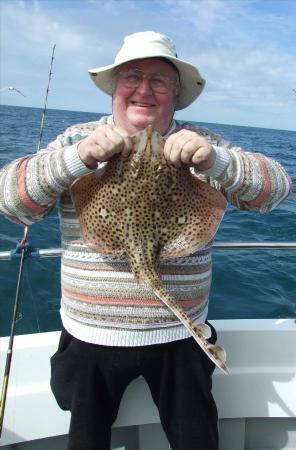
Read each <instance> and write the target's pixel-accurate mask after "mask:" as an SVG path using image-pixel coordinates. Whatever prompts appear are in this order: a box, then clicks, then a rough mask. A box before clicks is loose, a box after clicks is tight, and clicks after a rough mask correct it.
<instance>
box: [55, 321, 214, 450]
mask: <svg viewBox="0 0 296 450" xmlns="http://www.w3.org/2000/svg"><path fill="white" fill-rule="evenodd" d="M210 341H211V342H215V341H216V333H215V330H214V329H212V338H211V339H210ZM51 369H52V375H51V388H52V391H53V394H54V395H55V398H56V400H57V402H58V404H59V406H60V407H61V408H62V409H64V410H70V411H71V424H70V430H69V441H68V447H67V450H110V440H111V426H112V424H113V422H114V421H115V419H116V416H117V413H118V409H119V405H120V400H121V398H122V395H123V393H124V390H125V388H126V387H127V385H128V384H129V383H130V382H131V381H132V380H134V379H135V378H137V377H138V376H140V375H142V376H143V377H144V378H145V380H146V382H147V383H148V385H149V388H150V390H151V394H152V397H153V400H154V402H155V404H156V405H157V407H158V410H159V414H160V419H161V423H162V426H163V429H164V431H165V433H166V435H167V438H168V440H169V442H170V445H171V447H172V449H173V450H218V431H217V409H216V405H215V402H214V399H213V397H212V394H211V388H212V372H213V370H214V364H213V363H212V362H211V361H210V360H209V358H208V357H207V356H206V355H205V354H204V352H203V351H202V350H201V349H200V348H199V346H198V345H197V343H196V342H195V341H194V339H193V338H188V339H183V340H181V341H175V342H172V343H167V344H158V345H151V346H145V347H132V348H130V347H107V346H100V345H94V344H88V343H85V342H82V341H80V340H78V339H76V338H74V337H73V336H71V335H70V334H69V333H68V332H67V331H65V330H63V331H62V335H61V339H60V343H59V348H58V350H57V352H56V353H55V354H54V355H53V357H52V358H51ZM151 450H155V449H151Z"/></svg>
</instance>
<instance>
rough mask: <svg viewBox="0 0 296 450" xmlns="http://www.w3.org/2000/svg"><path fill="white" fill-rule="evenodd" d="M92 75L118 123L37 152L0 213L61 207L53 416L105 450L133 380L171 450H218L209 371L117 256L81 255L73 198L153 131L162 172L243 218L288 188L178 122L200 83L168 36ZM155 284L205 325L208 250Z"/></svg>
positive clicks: (79, 129) (283, 180) (72, 449)
mask: <svg viewBox="0 0 296 450" xmlns="http://www.w3.org/2000/svg"><path fill="white" fill-rule="evenodd" d="M90 75H91V77H92V79H93V81H94V82H95V84H96V85H97V86H98V87H99V88H100V89H102V90H103V91H104V92H106V93H107V94H109V95H112V105H113V114H112V115H111V116H109V117H103V118H102V119H101V120H100V121H99V122H92V123H87V124H80V125H75V126H73V127H70V128H69V129H68V130H66V131H65V133H63V134H62V135H61V136H59V137H58V138H57V139H56V140H55V141H54V142H52V143H51V144H49V145H48V147H47V149H45V150H44V151H42V152H40V153H39V154H37V155H33V156H31V157H25V158H22V159H20V160H17V161H14V162H12V163H11V164H10V165H8V166H7V167H6V168H4V169H3V170H2V172H1V179H0V186H1V188H0V189H1V190H0V210H1V211H2V213H3V214H5V215H6V216H8V217H10V218H12V219H13V220H18V221H19V222H21V223H24V224H32V223H34V222H36V221H38V220H41V219H42V218H43V217H44V216H45V215H46V214H48V212H49V211H50V209H51V208H52V207H53V205H54V204H55V202H56V200H57V199H58V198H59V199H60V217H61V232H62V241H63V248H64V253H63V258H62V306H61V317H62V322H63V327H64V329H63V331H62V335H61V340H60V344H59V348H58V351H57V352H56V354H55V355H54V356H53V357H52V360H51V365H52V378H51V386H52V390H53V393H54V395H55V397H56V399H57V402H58V404H59V405H60V407H61V408H62V409H67V410H70V411H71V425H70V431H69V444H68V450H98V449H100V450H109V448H110V430H111V425H112V423H113V422H114V420H115V418H116V415H117V412H118V408H119V404H120V400H121V397H122V395H123V392H124V390H125V388H126V386H127V385H128V384H129V383H130V382H131V381H132V380H133V379H135V378H137V377H138V376H140V375H142V376H143V377H144V378H145V380H146V381H147V383H148V385H149V387H150V390H151V393H152V397H153V399H154V401H155V403H156V405H157V407H158V409H159V413H160V418H161V423H162V425H163V428H164V430H165V432H166V434H167V437H168V440H169V442H170V445H171V447H172V449H173V450H191V449H192V450H193V449H199V450H217V449H218V431H217V410H216V406H215V402H214V400H213V397H212V394H211V384H212V381H211V376H212V372H213V370H214V365H213V363H212V362H211V361H210V360H209V359H208V357H207V356H206V355H205V354H204V353H203V352H202V351H201V349H200V348H199V346H198V345H197V344H196V343H195V341H194V340H193V339H192V338H191V337H190V336H189V333H188V332H187V330H186V329H185V327H184V326H183V325H181V324H180V322H179V321H178V319H176V317H175V316H174V315H173V314H172V313H171V312H170V311H169V310H168V309H167V308H166V307H165V305H163V304H162V302H161V301H160V300H159V299H158V298H157V297H156V296H155V294H154V293H153V292H152V291H151V289H150V288H149V287H148V286H146V285H145V284H137V283H136V282H135V280H134V279H133V276H132V274H131V273H130V269H129V267H128V263H127V259H126V257H125V256H124V255H123V256H118V257H115V256H114V257H107V256H104V255H101V254H97V253H94V252H93V251H91V250H90V249H89V248H87V247H86V246H85V244H84V243H83V241H82V238H81V233H80V227H79V222H78V218H77V216H76V213H75V210H74V207H73V204H72V202H71V198H70V195H69V189H70V186H71V184H72V183H73V182H74V181H75V180H76V179H78V178H80V177H81V176H82V175H84V174H87V173H90V172H92V171H94V170H98V174H99V173H100V169H101V167H103V165H104V164H105V163H108V160H109V159H110V158H111V157H112V156H113V155H115V154H120V153H121V154H123V155H126V156H127V155H128V154H129V152H130V151H131V135H133V134H135V133H137V132H138V131H140V130H143V129H145V128H146V127H147V126H148V125H152V126H153V128H154V129H156V130H157V131H158V132H159V133H160V134H162V136H163V137H164V138H165V139H166V143H165V147H164V156H165V159H166V160H167V163H168V164H172V165H174V166H176V167H181V166H182V165H186V166H190V167H192V168H193V170H194V173H195V175H196V176H197V177H199V178H200V179H201V180H202V181H204V182H206V183H210V184H211V185H212V186H213V187H215V188H216V189H217V190H219V191H220V192H221V193H222V194H223V195H224V196H225V197H226V199H227V200H228V201H229V202H232V203H233V204H235V205H236V206H237V207H238V208H240V209H247V210H256V211H259V212H266V211H269V210H271V209H272V208H273V207H274V206H276V205H278V203H279V202H280V201H282V200H283V199H285V198H286V197H287V195H288V194H289V192H290V189H291V182H290V179H289V177H288V175H287V174H286V172H285V171H284V169H283V168H282V167H281V166H280V165H279V164H278V163H276V162H275V161H273V160H271V159H269V158H267V157H265V156H263V155H261V154H258V153H256V154H255V153H246V152H243V151H242V150H241V149H238V148H235V147H233V146H232V145H231V144H230V143H227V142H226V141H224V140H223V139H221V138H220V137H219V136H217V135H215V134H214V133H211V132H210V131H208V130H205V129H201V128H199V127H195V126H193V125H190V124H182V123H178V122H176V121H175V120H174V111H175V110H180V109H183V108H185V107H187V106H188V105H190V104H191V103H192V102H193V101H194V100H195V99H196V98H197V97H198V95H199V94H200V93H201V91H202V89H203V86H204V83H205V82H204V80H203V78H202V77H201V76H200V74H199V72H198V70H197V69H196V68H195V67H194V66H193V65H191V64H189V63H187V62H185V61H182V60H181V59H179V58H178V57H177V55H176V51H175V47H174V44H173V43H172V41H171V40H170V39H169V38H168V37H167V36H164V35H162V34H160V33H154V32H151V31H147V32H143V33H135V34H133V35H130V36H127V37H126V38H125V40H124V44H123V46H122V48H121V50H120V51H119V53H118V54H117V56H116V59H115V62H114V64H111V65H110V66H106V67H102V68H98V69H93V70H90ZM160 273H161V277H162V280H163V282H164V284H165V286H166V288H167V289H168V290H169V291H170V292H171V293H172V294H173V295H174V297H175V298H176V301H177V302H178V303H179V304H180V305H181V306H182V307H183V308H184V309H185V310H186V311H187V313H188V314H189V316H190V317H191V319H192V320H193V321H194V322H196V323H203V322H205V321H206V318H207V310H208V299H209V289H210V280H211V242H209V243H207V244H206V245H205V246H204V248H202V249H201V250H200V251H198V252H196V253H195V254H193V255H190V256H189V257H186V258H174V259H170V260H169V261H165V262H163V263H162V264H161V265H160ZM215 341H216V334H215V330H214V329H213V328H212V337H211V338H210V342H215Z"/></svg>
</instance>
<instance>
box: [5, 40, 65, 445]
mask: <svg viewBox="0 0 296 450" xmlns="http://www.w3.org/2000/svg"><path fill="white" fill-rule="evenodd" d="M55 48H56V44H54V46H53V49H52V55H51V61H50V70H49V76H48V84H47V89H46V95H45V102H44V108H43V113H42V117H41V123H40V132H39V140H38V147H37V151H39V150H40V146H41V140H42V135H43V129H44V123H45V114H46V110H47V98H48V92H49V87H50V82H51V76H52V65H53V60H54V52H55ZM28 232H29V228H28V226H25V227H24V234H23V237H22V239H20V241H19V242H18V244H17V252H18V253H20V265H19V271H18V278H17V285H16V292H15V299H14V306H13V314H12V321H11V329H10V336H9V343H8V349H7V353H6V363H5V370H4V378H3V383H2V390H1V398H0V437H1V435H2V429H3V421H4V413H5V406H6V398H7V390H8V383H9V375H10V368H11V360H12V354H13V343H14V336H15V327H16V323H17V321H18V318H19V316H18V307H19V298H20V287H21V281H22V275H23V267H24V261H25V258H26V256H28V254H29V248H30V247H29V245H28V242H27V237H28Z"/></svg>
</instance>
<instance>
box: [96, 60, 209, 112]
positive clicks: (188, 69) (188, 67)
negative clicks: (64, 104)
mask: <svg viewBox="0 0 296 450" xmlns="http://www.w3.org/2000/svg"><path fill="white" fill-rule="evenodd" d="M147 58H165V59H167V60H169V61H171V62H172V63H173V64H174V66H176V68H177V70H178V72H179V76H180V91H179V94H178V96H177V98H176V104H175V108H176V110H181V109H184V108H186V107H187V106H189V105H191V103H193V102H194V100H196V99H197V97H198V96H199V95H200V94H201V92H202V90H203V88H204V86H205V80H204V79H203V78H202V77H201V75H200V73H199V71H198V70H197V69H196V67H194V66H193V65H192V64H189V63H187V62H185V61H182V60H181V59H178V58H174V57H170V56H168V55H160V54H158V55H155V54H154V55H151V56H149V55H148V56H147V55H145V57H143V56H142V57H135V58H130V59H128V60H126V61H121V62H120V63H118V64H110V65H108V66H104V67H98V68H95V69H89V71H88V72H89V75H90V77H91V79H92V81H93V82H94V83H95V85H96V86H97V87H98V88H99V89H101V90H102V91H103V92H105V93H106V94H109V95H112V94H113V89H114V77H113V71H114V69H115V68H116V67H119V66H121V65H122V64H125V63H127V62H129V61H135V60H138V59H147Z"/></svg>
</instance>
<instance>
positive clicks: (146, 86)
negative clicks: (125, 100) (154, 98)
mask: <svg viewBox="0 0 296 450" xmlns="http://www.w3.org/2000/svg"><path fill="white" fill-rule="evenodd" d="M137 91H138V92H139V93H140V94H142V95H145V94H146V95H147V94H151V92H153V91H152V89H151V86H150V81H149V80H148V79H147V78H143V79H142V82H141V83H140V84H139V86H138V87H137Z"/></svg>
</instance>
